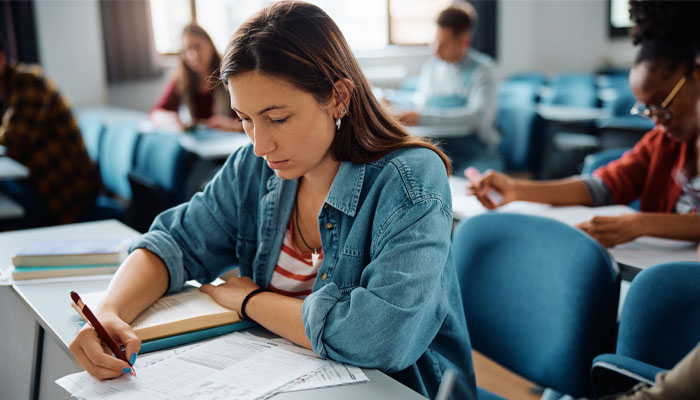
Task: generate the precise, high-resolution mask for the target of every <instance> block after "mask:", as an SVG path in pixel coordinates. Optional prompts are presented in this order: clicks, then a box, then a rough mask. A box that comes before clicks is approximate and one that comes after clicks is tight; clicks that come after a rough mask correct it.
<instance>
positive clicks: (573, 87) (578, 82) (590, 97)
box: [541, 74, 598, 107]
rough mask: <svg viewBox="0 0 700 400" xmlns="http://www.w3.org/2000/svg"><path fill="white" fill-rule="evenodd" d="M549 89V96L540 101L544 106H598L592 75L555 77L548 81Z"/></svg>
mask: <svg viewBox="0 0 700 400" xmlns="http://www.w3.org/2000/svg"><path fill="white" fill-rule="evenodd" d="M549 89H550V94H549V96H548V97H547V98H544V99H542V100H541V102H542V103H544V104H553V105H562V106H571V107H597V106H598V92H597V89H596V83H595V79H594V77H593V76H592V75H586V74H568V75H559V76H555V77H553V78H552V79H551V81H550V84H549Z"/></svg>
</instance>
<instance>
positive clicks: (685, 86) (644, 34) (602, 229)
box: [471, 0, 700, 247]
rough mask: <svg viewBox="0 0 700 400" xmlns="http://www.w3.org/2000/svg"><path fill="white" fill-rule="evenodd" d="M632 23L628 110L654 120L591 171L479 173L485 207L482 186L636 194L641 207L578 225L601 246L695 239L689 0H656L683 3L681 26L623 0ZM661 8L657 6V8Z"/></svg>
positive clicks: (694, 91)
mask: <svg viewBox="0 0 700 400" xmlns="http://www.w3.org/2000/svg"><path fill="white" fill-rule="evenodd" d="M630 3H631V15H632V17H633V19H634V18H636V22H637V25H638V27H637V29H635V30H634V31H633V35H632V40H633V42H634V43H635V44H636V45H639V46H640V47H639V52H638V53H637V58H636V60H635V62H634V66H633V67H632V69H631V71H630V78H629V79H630V86H631V88H632V91H633V92H634V95H635V97H636V98H637V100H638V102H637V104H635V106H634V107H633V108H632V110H631V111H630V112H631V113H632V114H636V115H641V116H645V117H647V118H650V119H652V120H653V121H654V123H655V124H656V126H655V128H654V129H653V130H651V131H649V132H648V133H647V134H646V135H644V137H643V138H642V139H641V140H640V141H639V142H638V143H637V144H636V145H635V146H634V148H633V149H632V150H630V151H628V152H627V153H625V155H623V156H622V158H620V159H619V160H616V161H613V162H611V163H610V164H608V165H606V166H603V167H601V168H598V169H597V170H596V171H595V172H594V173H593V175H592V176H590V177H588V176H586V177H584V176H579V177H572V178H567V179H561V180H554V181H528V180H522V179H513V178H510V177H508V176H506V175H503V174H501V173H497V172H492V173H489V174H487V175H486V176H485V177H484V179H483V180H481V182H480V183H479V184H478V185H476V186H472V187H471V190H472V191H473V193H474V194H476V196H477V197H478V198H479V200H480V201H481V203H482V204H483V205H484V206H485V207H487V208H495V207H496V206H497V205H496V204H493V203H492V202H491V201H490V200H489V199H488V196H487V194H488V193H489V191H490V190H492V189H493V190H496V191H497V192H499V193H500V194H501V195H502V197H503V200H504V201H503V203H502V204H505V203H508V202H511V201H515V200H526V201H534V202H539V203H549V204H554V205H587V206H603V205H608V204H627V203H629V202H631V201H633V200H635V199H637V198H640V200H641V212H639V213H635V214H627V215H620V216H614V217H602V216H599V217H594V218H593V219H591V220H590V221H586V222H584V223H582V224H580V225H579V228H581V229H583V230H584V231H586V232H587V233H588V234H590V235H591V236H592V237H594V238H595V239H596V240H598V241H599V242H600V243H601V244H603V245H604V246H608V247H610V246H615V245H617V244H619V243H625V242H628V241H631V240H634V239H636V238H638V237H640V236H655V237H661V238H669V239H683V240H700V219H698V217H697V212H698V210H697V209H696V208H695V201H694V199H693V196H694V195H695V193H696V192H697V190H698V189H700V178H699V177H698V165H697V164H698V150H697V140H698V132H700V129H699V128H698V119H697V112H696V106H695V104H696V101H697V99H698V97H699V96H700V68H698V66H697V65H696V62H695V52H694V49H693V46H692V43H693V42H696V41H697V40H698V39H697V38H698V36H699V34H700V31H699V28H698V27H700V24H697V23H695V22H694V21H693V22H690V21H692V19H693V18H695V19H697V17H698V15H700V12H699V11H698V3H697V2H660V3H659V4H658V5H657V7H658V8H659V9H661V10H662V11H661V12H662V13H666V12H669V10H671V9H672V7H678V6H679V5H683V7H685V8H684V9H687V11H685V14H684V15H687V16H689V19H690V21H686V24H685V28H683V29H678V24H680V22H678V23H677V24H676V26H675V28H674V29H668V28H669V26H673V25H666V26H665V27H662V28H658V29H656V28H654V29H650V28H648V27H647V26H648V25H653V24H654V21H655V20H654V19H653V18H650V14H639V15H637V14H635V13H636V12H637V11H635V10H636V9H637V8H636V7H642V6H640V4H644V6H646V3H647V2H646V1H635V0H633V1H631V2H630ZM664 15H665V14H664Z"/></svg>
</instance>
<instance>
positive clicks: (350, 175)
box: [267, 161, 366, 217]
mask: <svg viewBox="0 0 700 400" xmlns="http://www.w3.org/2000/svg"><path fill="white" fill-rule="evenodd" d="M365 168H366V164H355V163H353V162H351V161H342V162H341V163H340V167H339V168H338V173H337V174H336V175H335V178H334V179H333V184H331V189H330V190H329V191H328V196H327V197H326V203H327V204H328V205H330V206H332V207H333V208H335V209H337V210H338V211H340V212H342V213H344V214H347V215H348V216H350V217H354V216H355V213H356V212H357V204H358V202H359V200H360V194H361V193H362V184H363V183H364V180H365ZM297 183H298V179H296V180H294V184H295V186H294V189H295V191H296V184H297ZM281 184H282V179H281V178H279V177H278V176H277V175H275V174H272V175H271V176H270V178H268V180H267V190H268V191H272V190H275V189H278V188H279V187H280V185H281Z"/></svg>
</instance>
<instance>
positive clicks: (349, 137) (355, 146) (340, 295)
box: [70, 2, 476, 399]
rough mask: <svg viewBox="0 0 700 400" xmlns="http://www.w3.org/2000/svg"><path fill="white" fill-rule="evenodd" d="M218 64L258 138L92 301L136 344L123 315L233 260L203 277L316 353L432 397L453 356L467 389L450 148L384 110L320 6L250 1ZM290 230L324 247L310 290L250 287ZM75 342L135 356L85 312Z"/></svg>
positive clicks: (100, 362)
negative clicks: (111, 341)
mask: <svg viewBox="0 0 700 400" xmlns="http://www.w3.org/2000/svg"><path fill="white" fill-rule="evenodd" d="M221 76H222V80H223V81H224V82H225V83H226V85H227V87H228V90H229V93H230V95H231V106H232V108H233V109H234V110H235V111H236V113H237V114H238V115H239V116H240V118H241V119H242V121H243V127H244V129H245V132H246V134H247V135H248V136H249V137H250V139H251V141H252V145H250V146H247V147H245V148H242V149H240V150H239V151H237V152H236V153H234V154H233V155H232V156H231V157H229V159H228V161H227V162H226V164H225V165H224V166H223V167H222V169H221V170H220V171H219V173H218V174H217V176H216V177H215V178H214V179H213V181H212V182H211V183H210V184H209V185H208V186H207V187H206V188H205V190H204V191H203V192H202V193H198V194H196V195H195V196H194V197H193V198H192V199H191V201H190V202H189V203H186V204H183V205H180V206H178V207H175V208H173V209H170V210H168V211H166V212H164V213H163V214H161V215H160V216H158V218H157V219H156V220H155V222H154V223H153V226H152V227H151V229H150V231H149V232H148V233H146V234H145V235H143V236H142V237H141V238H140V239H138V240H137V241H136V242H135V243H134V244H133V245H132V253H131V255H130V256H129V257H128V258H127V260H126V261H125V262H124V264H123V265H122V266H121V268H120V269H119V271H118V272H117V274H116V275H115V277H114V279H113V281H112V283H111V285H110V288H109V290H108V294H107V297H106V298H105V300H104V301H103V303H102V304H101V305H100V307H99V308H98V310H97V315H98V318H99V319H100V320H101V321H102V323H103V325H104V326H105V328H106V329H107V330H108V331H109V332H110V333H111V334H112V336H113V337H115V338H117V339H118V341H120V342H121V343H122V344H124V345H125V347H126V350H127V356H129V357H130V356H131V354H133V353H135V352H137V351H138V349H139V346H140V342H139V340H138V338H136V336H135V335H134V334H133V331H132V330H131V328H130V327H129V325H128V322H130V321H132V320H133V319H134V318H135V317H136V316H137V315H138V314H139V313H140V312H141V311H143V310H144V309H145V308H146V307H148V306H149V305H150V304H151V303H153V302H154V301H155V300H157V299H158V298H159V297H160V296H162V295H163V294H164V293H170V292H176V291H178V290H180V289H182V287H183V284H184V282H185V281H186V280H188V279H196V280H198V281H200V282H202V283H207V282H210V281H212V280H213V279H215V278H216V277H217V276H219V275H220V274H221V273H222V272H224V271H226V270H228V269H230V268H231V267H232V266H238V267H239V268H240V274H241V277H240V278H232V279H230V280H229V281H227V282H226V283H225V284H224V285H222V286H219V287H213V286H211V285H204V286H203V289H202V290H203V291H204V292H206V293H209V294H210V295H211V296H212V297H213V298H214V299H215V300H216V301H218V302H219V303H221V304H222V305H224V306H226V307H229V308H232V309H234V310H236V311H237V312H239V313H240V314H241V315H243V316H247V317H248V318H250V319H252V320H254V321H256V322H258V323H259V324H260V325H262V326H263V327H265V328H267V329H268V330H270V331H272V332H274V333H276V334H278V335H280V336H282V337H285V338H287V339H289V340H291V341H293V342H295V343H297V344H299V345H301V346H304V347H306V348H310V349H313V350H314V351H315V352H316V353H318V354H320V355H321V356H323V357H328V358H332V359H334V360H338V361H342V362H347V363H350V364H354V365H358V366H362V367H368V368H378V369H380V370H382V371H384V372H386V373H388V374H390V375H391V376H393V377H394V378H395V379H397V380H399V381H400V382H402V383H404V384H406V385H408V386H409V387H411V388H413V389H414V390H416V391H418V392H420V393H422V394H424V395H426V396H429V397H434V396H435V394H436V393H437V389H438V385H439V383H440V380H441V377H442V374H443V373H444V372H445V371H446V370H447V369H448V368H451V369H454V370H456V371H459V377H458V379H457V385H456V387H455V390H454V392H453V393H454V398H460V399H475V398H476V394H475V382H474V374H473V367H472V361H471V346H470V343H469V337H468V333H467V326H466V321H465V317H464V310H463V308H462V300H461V296H460V292H459V285H458V282H457V277H456V271H455V266H454V262H453V260H452V253H451V242H450V232H451V226H452V209H451V201H450V190H449V185H448V181H447V176H448V173H449V162H448V160H447V158H446V157H445V155H444V154H443V153H442V152H440V151H439V150H438V149H437V148H436V147H435V146H434V145H432V144H431V143H429V142H427V141H425V140H423V139H420V138H415V137H412V136H411V135H409V134H408V133H407V132H406V131H405V130H404V129H403V128H401V126H400V125H399V124H398V122H396V120H395V119H393V118H392V117H391V116H390V115H388V114H387V112H386V111H385V110H384V109H383V107H382V106H381V105H380V104H379V103H378V102H377V100H376V99H375V98H374V96H373V95H372V94H371V92H370V90H369V89H370V87H369V84H368V82H367V80H366V79H365V78H364V76H363V75H362V72H361V71H360V68H359V65H358V64H357V61H356V60H355V58H354V57H353V55H352V52H351V50H350V48H349V46H348V45H347V43H346V41H345V39H344V38H343V35H342V34H341V32H340V30H339V29H338V27H337V26H336V25H335V23H334V22H333V21H332V20H331V19H330V18H329V17H328V15H326V14H325V13H324V12H323V11H322V10H321V9H319V8H318V7H316V6H314V5H311V4H307V3H298V2H280V3H274V4H273V5H270V6H269V7H267V8H266V9H264V10H262V11H261V12H259V13H258V14H256V15H254V16H252V17H251V18H250V19H249V20H248V21H247V22H245V23H244V24H243V25H241V27H240V28H239V29H238V31H237V32H236V34H235V35H234V37H233V39H232V40H231V42H230V43H229V45H228V46H227V49H226V52H225V55H224V59H223V61H222V65H221ZM288 234H291V235H290V236H291V243H290V244H289V246H287V247H294V248H296V249H298V250H299V251H300V252H301V253H303V255H304V256H305V257H306V256H309V255H310V254H313V253H322V256H323V260H322V262H320V263H314V266H316V267H317V268H318V271H317V275H316V277H315V280H314V281H313V286H312V290H311V293H310V294H309V295H308V296H306V297H305V298H304V299H300V298H295V297H289V296H285V295H283V294H280V293H278V292H274V291H259V289H260V288H265V289H267V288H270V287H271V285H270V282H271V280H274V279H275V277H274V275H275V273H276V266H277V265H278V264H281V263H283V260H282V257H281V256H280V254H281V252H283V250H282V246H283V242H284V241H285V236H287V235H288ZM288 237H289V236H288ZM285 251H286V250H285ZM319 264H320V265H319ZM246 299H247V300H246ZM244 303H245V307H242V305H243V304H244ZM242 308H243V309H242ZM70 349H71V351H72V352H73V353H74V354H75V356H76V359H77V361H78V362H79V363H80V364H81V365H83V366H84V367H85V369H86V370H87V371H88V372H89V373H90V374H92V375H93V376H96V377H98V378H100V379H106V378H112V377H116V376H119V375H121V374H122V370H123V368H128V365H126V364H125V363H124V362H122V361H120V360H117V359H116V358H113V357H111V356H110V355H108V354H107V352H105V351H104V350H103V346H102V345H101V344H100V342H99V340H98V338H97V335H96V334H95V332H94V330H93V329H92V328H90V327H85V328H84V329H82V330H81V331H80V332H79V333H78V335H77V336H76V338H75V339H74V340H73V342H72V343H71V346H70ZM127 371H128V369H127Z"/></svg>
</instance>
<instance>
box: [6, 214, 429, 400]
mask: <svg viewBox="0 0 700 400" xmlns="http://www.w3.org/2000/svg"><path fill="white" fill-rule="evenodd" d="M137 235H138V232H136V231H134V230H132V229H130V228H129V227H127V226H125V225H122V224H121V223H119V222H117V221H114V220H110V221H99V222H89V223H84V224H74V225H65V226H57V227H50V228H39V229H31V230H26V231H17V232H7V233H0V244H1V245H0V246H1V247H0V265H8V264H9V262H10V260H11V257H12V255H13V254H14V253H15V252H16V251H18V250H20V249H21V248H22V247H24V246H26V245H27V244H29V243H31V242H33V241H35V240H42V239H47V238H55V237H72V238H85V237H114V236H121V237H135V236H137ZM108 283H109V280H108V279H105V278H102V279H95V280H86V281H75V282H66V281H63V282H55V283H31V282H26V283H22V284H18V285H15V287H14V293H12V290H11V288H10V287H8V286H0V318H2V320H3V321H13V325H12V329H3V339H4V343H3V346H0V360H3V362H4V363H6V365H13V368H2V369H0V388H2V395H0V398H8V399H22V398H23V399H26V398H28V397H29V398H35V399H39V398H41V399H68V398H69V396H68V393H67V392H65V391H64V390H63V389H61V388H60V387H58V385H56V384H55V383H54V381H55V380H56V379H57V378H60V377H62V376H64V375H67V374H69V373H72V372H78V371H80V370H81V367H80V366H79V365H78V364H77V363H75V361H74V360H73V357H72V355H71V354H70V353H69V351H68V344H69V343H70V341H71V340H72V339H73V336H74V335H75V333H76V332H77V330H78V328H79V326H78V324H77V322H78V319H77V317H76V316H75V315H74V314H75V313H74V311H73V310H72V309H71V308H70V307H69V304H70V302H69V298H68V293H69V291H70V290H76V291H78V292H90V291H95V290H103V289H105V288H106V287H107V285H108ZM6 298H8V299H9V300H11V301H5V299H6ZM37 326H40V327H39V328H37ZM44 332H47V333H48V334H47V335H44ZM363 371H364V372H365V374H366V375H367V376H368V377H369V378H370V382H369V383H360V384H356V385H350V386H341V387H333V388H325V389H316V390H312V391H303V392H295V393H285V394H281V395H278V396H275V397H274V398H275V399H282V400H301V399H318V400H321V399H323V400H326V399H345V400H357V399H378V400H379V399H408V400H410V399H424V397H423V396H421V395H419V394H418V393H416V392H414V391H412V390H411V389H409V388H407V387H405V386H403V385H402V384H400V383H399V382H397V381H395V380H394V379H392V378H391V377H389V376H387V375H385V374H383V373H382V372H380V371H377V370H372V369H363ZM5 395H7V397H4V396H5Z"/></svg>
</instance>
